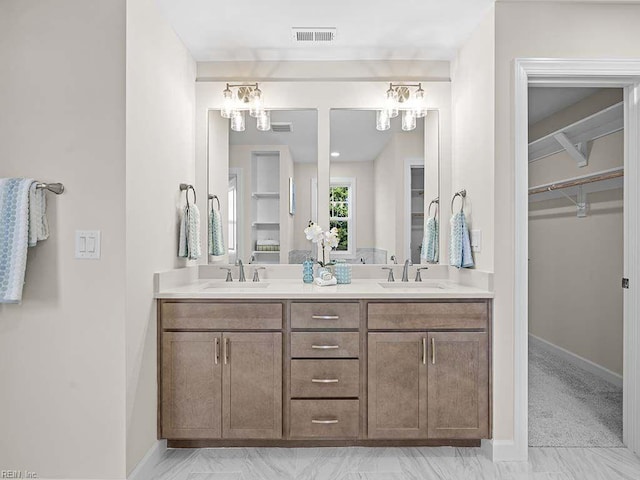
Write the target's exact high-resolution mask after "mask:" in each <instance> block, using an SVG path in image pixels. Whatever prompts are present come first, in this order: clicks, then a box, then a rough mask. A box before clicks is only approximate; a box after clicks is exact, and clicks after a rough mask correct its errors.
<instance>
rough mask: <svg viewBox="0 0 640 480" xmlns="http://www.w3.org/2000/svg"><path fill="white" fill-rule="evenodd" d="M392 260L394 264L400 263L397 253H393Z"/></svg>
mask: <svg viewBox="0 0 640 480" xmlns="http://www.w3.org/2000/svg"><path fill="white" fill-rule="evenodd" d="M391 261H392V262H393V264H394V265H397V264H398V258H397V257H396V256H395V255H391Z"/></svg>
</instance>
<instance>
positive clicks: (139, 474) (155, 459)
mask: <svg viewBox="0 0 640 480" xmlns="http://www.w3.org/2000/svg"><path fill="white" fill-rule="evenodd" d="M166 450H167V441H166V440H158V441H156V442H155V443H154V444H153V446H152V447H151V448H150V449H149V451H148V452H147V453H146V454H145V456H144V457H142V460H140V462H138V464H137V465H136V466H135V468H134V469H133V470H132V471H131V473H130V474H129V475H128V476H127V480H152V479H153V477H152V473H153V469H154V468H155V466H156V465H158V464H159V463H160V461H161V460H162V457H163V455H164V453H165V451H166Z"/></svg>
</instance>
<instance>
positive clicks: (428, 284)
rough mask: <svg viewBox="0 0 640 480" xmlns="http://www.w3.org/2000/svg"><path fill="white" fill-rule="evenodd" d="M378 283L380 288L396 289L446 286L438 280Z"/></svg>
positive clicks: (442, 288)
mask: <svg viewBox="0 0 640 480" xmlns="http://www.w3.org/2000/svg"><path fill="white" fill-rule="evenodd" d="M378 285H380V286H381V287H382V288H397V289H405V288H415V289H420V288H422V289H428V288H438V289H441V290H444V289H446V288H447V286H446V285H445V284H444V283H440V282H380V283H379V284H378Z"/></svg>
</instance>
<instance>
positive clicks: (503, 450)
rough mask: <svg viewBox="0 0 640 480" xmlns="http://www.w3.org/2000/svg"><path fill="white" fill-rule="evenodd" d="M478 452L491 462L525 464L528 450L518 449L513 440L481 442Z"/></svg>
mask: <svg viewBox="0 0 640 480" xmlns="http://www.w3.org/2000/svg"><path fill="white" fill-rule="evenodd" d="M480 450H481V451H482V453H483V454H484V455H485V456H486V457H487V458H488V459H489V460H491V461H492V462H526V461H527V459H528V448H527V447H525V448H518V447H517V446H516V444H515V442H514V441H513V440H482V442H481V443H480Z"/></svg>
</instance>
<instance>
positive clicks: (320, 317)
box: [311, 315, 340, 320]
mask: <svg viewBox="0 0 640 480" xmlns="http://www.w3.org/2000/svg"><path fill="white" fill-rule="evenodd" d="M311 318H313V319H314V320H340V317H339V316H338V315H312V316H311Z"/></svg>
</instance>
